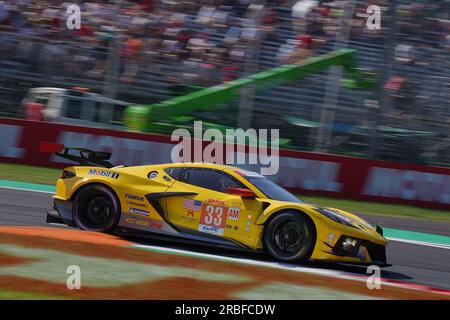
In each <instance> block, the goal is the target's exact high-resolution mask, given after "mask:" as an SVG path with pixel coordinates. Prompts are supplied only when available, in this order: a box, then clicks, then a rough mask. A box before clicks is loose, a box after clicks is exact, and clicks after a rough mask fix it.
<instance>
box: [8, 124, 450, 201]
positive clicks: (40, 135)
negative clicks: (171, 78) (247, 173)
mask: <svg viewBox="0 0 450 320" xmlns="http://www.w3.org/2000/svg"><path fill="white" fill-rule="evenodd" d="M40 141H48V142H57V143H62V144H64V145H66V146H69V147H85V148H91V149H94V150H99V151H107V152H112V153H113V158H112V159H111V161H112V163H115V164H125V165H137V164H156V163H165V162H171V151H172V148H173V147H174V144H176V143H177V142H173V141H171V140H170V136H162V135H152V134H145V133H137V132H124V131H115V130H109V129H99V128H90V127H81V126H72V125H61V124H55V123H45V122H37V121H28V120H17V119H7V118H0V160H1V161H4V162H12V163H22V164H29V165H36V166H46V167H64V166H67V163H65V162H64V161H65V160H63V159H61V158H58V157H56V156H54V155H51V154H47V153H40V152H39V142H40ZM203 145H204V146H205V145H206V143H204V144H203ZM246 152H248V150H246ZM279 154H280V159H279V161H280V162H279V171H278V174H276V175H275V176H273V177H272V179H273V180H274V181H275V182H277V183H279V184H280V185H282V186H284V187H286V188H288V189H289V190H291V191H294V192H297V193H299V194H315V195H323V196H331V197H339V198H348V199H357V200H371V201H382V202H391V203H402V204H412V205H419V206H424V207H430V208H440V209H450V168H446V167H431V166H424V165H417V164H406V163H395V162H388V161H381V160H368V159H362V158H353V157H345V156H337V155H330V154H318V153H311V152H299V151H291V150H280V152H279ZM238 166H239V165H238ZM251 169H255V167H252V168H251Z"/></svg>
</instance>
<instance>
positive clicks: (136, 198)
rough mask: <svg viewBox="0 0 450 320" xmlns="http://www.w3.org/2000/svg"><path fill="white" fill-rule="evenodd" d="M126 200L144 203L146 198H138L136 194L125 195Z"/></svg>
mask: <svg viewBox="0 0 450 320" xmlns="http://www.w3.org/2000/svg"><path fill="white" fill-rule="evenodd" d="M125 198H127V199H130V200H135V201H144V197H142V196H136V195H134V194H129V193H125Z"/></svg>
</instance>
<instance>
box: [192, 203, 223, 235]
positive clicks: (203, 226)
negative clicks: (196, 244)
mask: <svg viewBox="0 0 450 320" xmlns="http://www.w3.org/2000/svg"><path fill="white" fill-rule="evenodd" d="M227 212H228V208H227V207H224V206H216V205H212V204H204V205H203V206H202V212H201V215H200V225H199V228H198V230H199V231H202V232H209V233H214V234H218V235H223V230H224V228H225V226H226V223H227V217H228V215H227V214H226V213H227Z"/></svg>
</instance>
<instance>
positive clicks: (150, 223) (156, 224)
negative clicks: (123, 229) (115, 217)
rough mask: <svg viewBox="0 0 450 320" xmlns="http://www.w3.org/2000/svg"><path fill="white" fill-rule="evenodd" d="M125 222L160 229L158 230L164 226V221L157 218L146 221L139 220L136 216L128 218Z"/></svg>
mask: <svg viewBox="0 0 450 320" xmlns="http://www.w3.org/2000/svg"><path fill="white" fill-rule="evenodd" d="M125 222H126V223H130V224H135V225H138V226H142V227H146V228H151V229H158V230H159V229H161V228H162V227H163V225H162V223H161V222H158V221H156V220H152V221H145V220H139V219H134V218H126V219H125Z"/></svg>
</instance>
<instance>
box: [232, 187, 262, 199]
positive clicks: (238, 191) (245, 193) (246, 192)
mask: <svg viewBox="0 0 450 320" xmlns="http://www.w3.org/2000/svg"><path fill="white" fill-rule="evenodd" d="M227 193H229V194H235V195H237V196H240V197H242V198H253V197H254V196H255V194H254V193H253V191H252V190H250V189H244V188H228V189H227Z"/></svg>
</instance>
